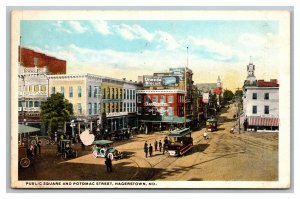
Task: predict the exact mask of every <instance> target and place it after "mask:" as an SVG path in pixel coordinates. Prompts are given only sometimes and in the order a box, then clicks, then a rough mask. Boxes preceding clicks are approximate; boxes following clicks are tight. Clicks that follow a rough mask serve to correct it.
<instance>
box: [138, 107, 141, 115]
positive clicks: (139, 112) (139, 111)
mask: <svg viewBox="0 0 300 199" xmlns="http://www.w3.org/2000/svg"><path fill="white" fill-rule="evenodd" d="M137 114H138V115H142V107H138V111H137Z"/></svg>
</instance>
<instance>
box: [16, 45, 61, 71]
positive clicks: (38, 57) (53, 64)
mask: <svg viewBox="0 0 300 199" xmlns="http://www.w3.org/2000/svg"><path fill="white" fill-rule="evenodd" d="M19 50H20V51H19V63H20V65H21V66H23V67H26V68H34V67H37V68H43V67H46V68H47V73H48V74H66V70H67V68H66V65H67V62H66V61H65V60H60V59H57V58H55V57H52V56H49V55H46V54H43V53H40V52H36V51H34V50H31V49H28V48H23V47H21V48H19Z"/></svg>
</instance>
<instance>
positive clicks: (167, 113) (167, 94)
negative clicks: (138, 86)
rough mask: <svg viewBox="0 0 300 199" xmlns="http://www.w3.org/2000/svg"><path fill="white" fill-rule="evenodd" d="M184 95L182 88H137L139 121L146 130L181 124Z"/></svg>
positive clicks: (167, 127)
mask: <svg viewBox="0 0 300 199" xmlns="http://www.w3.org/2000/svg"><path fill="white" fill-rule="evenodd" d="M184 95H185V92H184V91H183V90H137V115H138V117H139V123H140V124H141V125H142V127H144V128H147V131H155V130H158V129H161V130H165V129H169V128H170V127H171V126H183V123H184ZM190 121H191V120H190V119H186V122H190Z"/></svg>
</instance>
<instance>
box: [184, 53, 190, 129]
mask: <svg viewBox="0 0 300 199" xmlns="http://www.w3.org/2000/svg"><path fill="white" fill-rule="evenodd" d="M186 54H187V58H186V67H184V91H185V92H184V100H183V102H184V104H183V112H184V128H186V97H187V85H186V83H187V81H186V68H187V67H188V64H189V47H186Z"/></svg>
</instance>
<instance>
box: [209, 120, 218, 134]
mask: <svg viewBox="0 0 300 199" xmlns="http://www.w3.org/2000/svg"><path fill="white" fill-rule="evenodd" d="M206 130H207V131H211V132H212V131H217V130H218V120H217V119H216V118H210V119H207V120H206Z"/></svg>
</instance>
